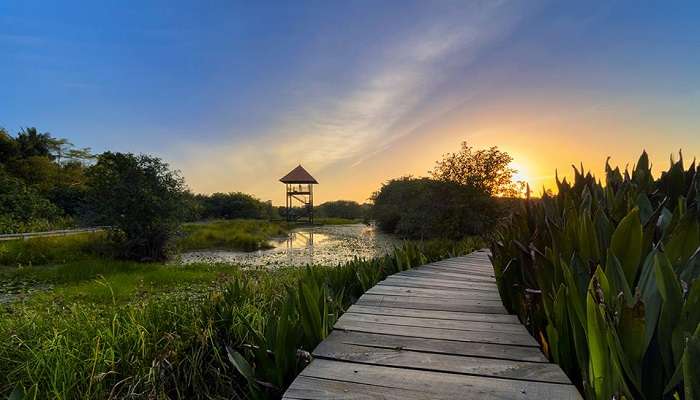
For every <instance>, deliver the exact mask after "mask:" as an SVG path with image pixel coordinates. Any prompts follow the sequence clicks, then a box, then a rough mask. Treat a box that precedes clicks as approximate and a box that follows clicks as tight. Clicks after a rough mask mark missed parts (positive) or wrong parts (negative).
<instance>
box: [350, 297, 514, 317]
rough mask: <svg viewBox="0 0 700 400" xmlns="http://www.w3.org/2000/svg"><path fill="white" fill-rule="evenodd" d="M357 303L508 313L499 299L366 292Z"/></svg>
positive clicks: (422, 308)
mask: <svg viewBox="0 0 700 400" xmlns="http://www.w3.org/2000/svg"><path fill="white" fill-rule="evenodd" d="M356 304H360V305H366V306H383V307H398V308H415V309H418V310H442V311H458V312H475V313H484V314H507V312H506V309H505V308H503V305H502V304H501V303H500V302H499V301H492V300H460V301H458V302H449V301H445V299H431V298H428V297H411V296H386V295H374V294H365V295H363V296H362V297H360V299H359V300H358V301H357V303H356Z"/></svg>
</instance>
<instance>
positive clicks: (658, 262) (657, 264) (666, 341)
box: [654, 253, 683, 375]
mask: <svg viewBox="0 0 700 400" xmlns="http://www.w3.org/2000/svg"><path fill="white" fill-rule="evenodd" d="M654 270H655V273H656V274H655V275H656V282H657V284H658V286H659V293H660V294H661V298H662V299H663V302H662V305H661V314H660V316H659V324H658V327H657V331H658V335H659V346H660V347H661V357H662V359H663V360H664V367H665V368H666V372H667V373H668V375H671V374H673V371H674V370H675V365H676V362H677V361H678V358H677V357H674V354H673V346H672V339H673V329H674V328H675V327H676V324H677V323H678V318H679V316H680V314H681V309H682V307H683V289H682V288H681V284H680V282H679V281H678V278H677V277H676V274H675V273H674V272H673V267H671V263H670V262H669V260H668V258H667V257H666V255H665V254H664V253H658V254H657V255H656V257H655V260H654ZM676 356H677V355H676Z"/></svg>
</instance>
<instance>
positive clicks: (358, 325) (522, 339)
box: [334, 318, 538, 347]
mask: <svg viewBox="0 0 700 400" xmlns="http://www.w3.org/2000/svg"><path fill="white" fill-rule="evenodd" d="M334 328H335V329H342V330H346V331H355V332H367V333H381V334H386V335H396V336H410V337H415V338H426V339H445V340H454V341H458V342H478V343H494V344H507V345H514V346H531V347H538V344H537V342H536V341H535V339H533V338H532V336H530V335H519V334H515V333H503V332H480V331H460V330H456V329H436V328H424V327H418V326H400V325H388V324H378V323H374V322H357V321H352V320H349V319H345V320H343V319H342V318H341V319H339V320H338V322H336V324H335V327H334Z"/></svg>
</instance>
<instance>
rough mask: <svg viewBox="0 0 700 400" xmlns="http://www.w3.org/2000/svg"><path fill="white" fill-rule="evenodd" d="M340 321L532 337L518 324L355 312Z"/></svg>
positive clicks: (345, 315)
mask: <svg viewBox="0 0 700 400" xmlns="http://www.w3.org/2000/svg"><path fill="white" fill-rule="evenodd" d="M339 320H342V321H357V322H374V323H378V324H389V325H403V326H422V327H426V328H436V329H456V330H460V331H477V332H504V333H517V334H519V335H525V336H530V333H529V332H528V331H527V329H525V327H524V326H522V325H517V324H500V323H493V322H481V321H450V320H448V319H435V318H416V317H405V316H395V315H371V314H363V313H357V314H356V313H353V312H346V313H345V314H343V315H342V316H341V317H340V319H339Z"/></svg>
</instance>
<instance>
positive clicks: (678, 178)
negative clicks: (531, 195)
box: [491, 153, 700, 399]
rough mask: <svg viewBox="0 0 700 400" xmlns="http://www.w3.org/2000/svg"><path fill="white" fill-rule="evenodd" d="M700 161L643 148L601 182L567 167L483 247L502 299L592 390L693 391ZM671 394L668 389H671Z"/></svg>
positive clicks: (657, 394) (631, 394)
mask: <svg viewBox="0 0 700 400" xmlns="http://www.w3.org/2000/svg"><path fill="white" fill-rule="evenodd" d="M699 171H700V170H699V169H698V168H696V167H695V163H693V165H691V166H690V168H688V169H687V170H686V169H685V168H684V165H683V159H682V157H681V159H680V160H679V161H677V162H673V160H672V163H671V167H670V169H669V170H668V171H666V172H663V173H662V174H661V177H660V178H659V179H657V180H654V179H653V177H652V174H651V169H650V167H649V161H648V158H647V155H646V153H644V154H642V156H641V157H640V159H639V161H638V163H637V165H636V167H635V168H633V170H632V172H631V173H629V172H628V171H625V172H624V174H623V173H621V172H620V170H619V168H615V169H613V168H611V167H610V166H609V165H606V185H605V186H603V185H602V184H600V183H599V182H597V181H596V179H595V178H594V177H593V176H592V175H591V174H590V173H587V174H585V173H584V171H583V169H581V171H579V170H577V169H574V172H575V178H574V182H573V184H569V183H568V182H567V181H566V179H564V180H563V181H559V179H557V185H558V188H559V194H558V195H557V196H549V195H545V196H544V197H543V198H542V199H541V200H540V201H531V200H528V201H527V202H526V203H525V204H524V205H523V206H522V208H521V209H520V211H519V212H518V213H516V214H515V215H513V216H512V217H511V218H510V219H509V220H508V221H507V222H506V223H504V224H503V225H502V226H501V227H500V229H499V230H498V233H497V234H496V235H495V237H494V238H493V241H492V244H491V250H492V252H493V261H494V267H495V273H496V279H497V281H498V286H499V290H500V292H501V296H502V298H503V301H504V304H505V305H506V306H507V307H508V308H509V309H510V310H512V311H514V312H516V313H517V314H518V315H519V316H520V319H521V320H522V321H523V322H524V323H526V324H527V325H528V327H529V329H530V330H531V332H532V333H533V335H534V336H535V337H536V338H539V340H540V342H541V344H542V347H543V349H544V350H545V351H546V352H547V353H548V355H549V356H550V358H551V359H552V360H553V361H555V362H557V363H558V364H559V365H561V366H562V368H563V369H564V371H565V372H566V373H567V374H568V375H569V377H570V378H571V379H572V380H573V381H574V382H576V383H577V384H578V385H579V387H581V389H582V391H583V393H584V394H585V396H586V397H587V398H589V399H611V398H627V399H637V398H646V399H660V398H682V396H683V390H684V386H685V393H686V398H687V399H690V398H693V395H692V394H689V393H690V391H689V390H688V389H689V385H691V386H692V385H697V382H698V379H700V376H699V372H698V371H700V369H699V368H698V367H699V366H700V359H698V357H697V352H696V351H695V350H691V352H687V351H686V346H690V347H689V348H692V349H697V348H698V345H699V344H700V326H699V325H698V322H700V306H699V305H700V280H698V276H700V217H699V215H700V212H699V207H700V174H699V173H698V172H699ZM674 393H675V394H674Z"/></svg>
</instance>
